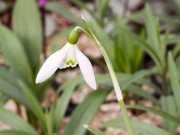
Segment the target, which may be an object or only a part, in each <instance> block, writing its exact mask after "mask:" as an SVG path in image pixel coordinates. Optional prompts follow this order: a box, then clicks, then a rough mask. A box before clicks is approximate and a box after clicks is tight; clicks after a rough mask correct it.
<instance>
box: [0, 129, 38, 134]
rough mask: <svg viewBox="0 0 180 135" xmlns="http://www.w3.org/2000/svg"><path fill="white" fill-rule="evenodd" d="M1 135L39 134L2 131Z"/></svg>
mask: <svg viewBox="0 0 180 135" xmlns="http://www.w3.org/2000/svg"><path fill="white" fill-rule="evenodd" d="M0 135H37V134H30V133H26V132H21V131H17V130H2V131H0Z"/></svg>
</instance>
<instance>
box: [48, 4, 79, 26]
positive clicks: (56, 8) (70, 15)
mask: <svg viewBox="0 0 180 135" xmlns="http://www.w3.org/2000/svg"><path fill="white" fill-rule="evenodd" d="M46 9H47V10H48V11H51V12H55V13H58V14H60V15H62V16H64V17H66V18H68V19H69V20H71V21H73V22H75V23H77V25H82V22H81V19H80V18H79V17H77V16H76V15H75V14H73V13H72V12H70V11H69V10H67V8H65V7H63V6H62V5H60V4H57V3H56V2H49V3H48V4H47V5H46Z"/></svg>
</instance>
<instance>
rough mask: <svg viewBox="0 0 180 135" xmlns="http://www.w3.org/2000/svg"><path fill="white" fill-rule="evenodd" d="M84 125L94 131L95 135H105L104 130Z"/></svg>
mask: <svg viewBox="0 0 180 135" xmlns="http://www.w3.org/2000/svg"><path fill="white" fill-rule="evenodd" d="M84 127H85V128H86V129H87V130H88V131H90V132H91V133H93V134H94V135H105V134H104V133H103V132H102V131H100V130H99V129H97V128H93V127H90V126H88V125H84Z"/></svg>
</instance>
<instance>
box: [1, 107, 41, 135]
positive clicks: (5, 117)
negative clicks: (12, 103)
mask: <svg viewBox="0 0 180 135" xmlns="http://www.w3.org/2000/svg"><path fill="white" fill-rule="evenodd" d="M0 120H1V121H3V122H4V123H6V124H7V125H9V126H11V128H12V129H14V130H18V131H22V132H26V133H29V134H32V135H38V134H37V132H36V131H35V129H34V128H32V127H31V125H29V124H28V123H27V122H25V121H24V120H22V118H20V117H19V116H18V115H16V114H14V113H12V112H10V111H7V110H5V109H3V108H0Z"/></svg>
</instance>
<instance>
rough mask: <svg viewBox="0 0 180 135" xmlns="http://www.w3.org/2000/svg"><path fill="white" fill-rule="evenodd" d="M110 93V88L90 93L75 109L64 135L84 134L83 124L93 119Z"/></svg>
mask: <svg viewBox="0 0 180 135" xmlns="http://www.w3.org/2000/svg"><path fill="white" fill-rule="evenodd" d="M108 93H109V90H103V89H101V90H97V91H94V92H92V93H91V94H89V95H88V96H87V97H86V99H85V100H84V101H83V102H82V103H81V104H80V105H79V106H78V107H77V108H76V110H75V111H74V113H73V115H72V117H71V120H70V122H69V124H68V125H67V127H66V129H65V133H64V135H83V134H84V133H85V129H84V128H83V125H84V124H89V123H90V122H91V121H92V119H93V117H94V115H95V114H96V113H97V111H98V109H99V107H100V105H101V104H102V102H103V101H104V99H105V98H106V96H107V94H108Z"/></svg>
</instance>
